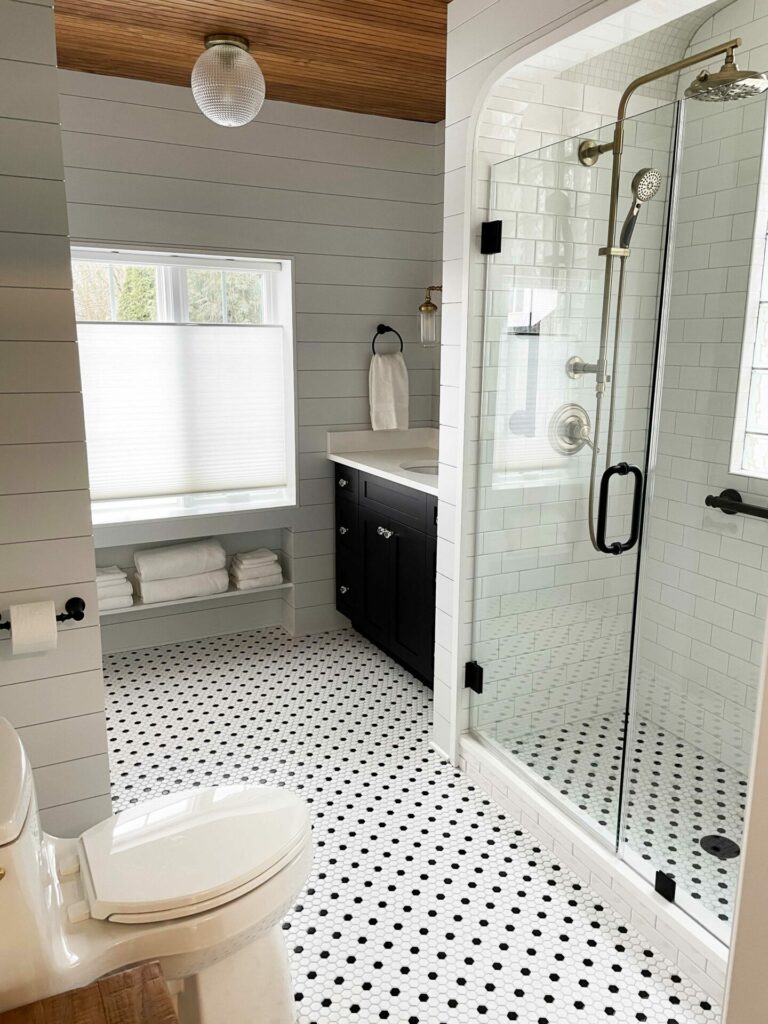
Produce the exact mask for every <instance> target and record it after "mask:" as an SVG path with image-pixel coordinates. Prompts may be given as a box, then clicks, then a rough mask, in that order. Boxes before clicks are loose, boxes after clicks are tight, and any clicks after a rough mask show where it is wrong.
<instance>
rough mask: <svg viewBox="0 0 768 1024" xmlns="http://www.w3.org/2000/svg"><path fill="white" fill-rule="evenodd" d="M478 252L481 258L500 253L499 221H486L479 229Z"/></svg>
mask: <svg viewBox="0 0 768 1024" xmlns="http://www.w3.org/2000/svg"><path fill="white" fill-rule="evenodd" d="M480 252H481V253H482V254H483V256H493V255H494V254H495V253H497V252H501V221H500V220H486V221H483V225H482V227H481V228H480Z"/></svg>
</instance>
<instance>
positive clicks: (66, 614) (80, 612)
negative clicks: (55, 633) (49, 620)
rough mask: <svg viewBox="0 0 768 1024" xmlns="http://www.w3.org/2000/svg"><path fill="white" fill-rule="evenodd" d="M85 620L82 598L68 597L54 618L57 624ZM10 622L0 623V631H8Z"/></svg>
mask: <svg viewBox="0 0 768 1024" xmlns="http://www.w3.org/2000/svg"><path fill="white" fill-rule="evenodd" d="M84 618H85V601H84V600H83V599H82V597H70V598H69V599H68V600H67V603H66V604H65V605H64V611H63V612H59V614H58V615H57V616H56V621H57V622H69V620H70V619H73V620H74V621H75V622H82V621H83V619H84ZM10 628H11V624H10V622H0V629H8V630H10Z"/></svg>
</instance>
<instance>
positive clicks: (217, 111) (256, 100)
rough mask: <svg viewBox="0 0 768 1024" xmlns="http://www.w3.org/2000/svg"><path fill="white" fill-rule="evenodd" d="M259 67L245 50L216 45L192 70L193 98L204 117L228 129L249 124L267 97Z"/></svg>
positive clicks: (227, 44) (206, 51)
mask: <svg viewBox="0 0 768 1024" xmlns="http://www.w3.org/2000/svg"><path fill="white" fill-rule="evenodd" d="M266 91H267V89H266V85H265V83H264V75H263V74H262V73H261V68H260V67H259V65H258V64H257V63H256V61H255V60H254V59H253V57H252V56H251V55H250V53H248V52H247V51H246V50H242V49H241V48H240V47H239V46H235V45H234V44H233V43H216V44H214V45H213V46H211V47H209V49H207V50H205V51H204V52H203V53H201V54H200V56H199V57H198V58H197V60H196V61H195V66H194V67H193V68H192V95H193V96H194V98H195V103H197V105H198V107H200V109H201V110H202V112H203V113H204V114H205V116H206V117H207V118H210V120H211V121H215V122H216V124H221V125H224V126H225V127H227V128H239V127H240V126H241V125H244V124H248V122H249V121H252V120H253V119H254V117H256V115H257V114H258V112H259V111H260V110H261V107H262V104H263V103H264V96H265V95H266Z"/></svg>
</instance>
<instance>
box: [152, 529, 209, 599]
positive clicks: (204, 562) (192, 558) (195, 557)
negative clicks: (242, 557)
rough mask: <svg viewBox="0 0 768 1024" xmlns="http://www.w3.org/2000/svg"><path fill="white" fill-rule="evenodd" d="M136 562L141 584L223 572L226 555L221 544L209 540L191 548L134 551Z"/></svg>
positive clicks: (197, 543)
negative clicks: (217, 570)
mask: <svg viewBox="0 0 768 1024" xmlns="http://www.w3.org/2000/svg"><path fill="white" fill-rule="evenodd" d="M133 561H134V564H135V565H136V570H137V572H138V574H139V576H140V577H141V579H142V580H170V579H177V578H180V577H184V576H199V575H201V574H202V573H207V572H214V571H215V570H216V569H223V568H224V566H225V565H226V564H227V555H226V552H225V551H224V548H223V547H222V546H221V544H219V542H218V541H217V540H215V539H214V538H213V537H210V538H208V540H196V541H194V542H193V543H191V544H174V545H173V546H172V547H167V548H150V549H148V550H145V551H134V553H133ZM163 600H165V599H163Z"/></svg>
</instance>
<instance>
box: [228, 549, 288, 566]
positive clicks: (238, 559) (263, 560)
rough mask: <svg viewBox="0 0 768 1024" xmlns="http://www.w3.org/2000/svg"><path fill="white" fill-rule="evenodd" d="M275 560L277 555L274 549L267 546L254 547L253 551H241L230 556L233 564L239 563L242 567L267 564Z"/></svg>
mask: <svg viewBox="0 0 768 1024" xmlns="http://www.w3.org/2000/svg"><path fill="white" fill-rule="evenodd" d="M276 561H277V555H276V554H275V552H274V551H270V550H269V548H256V550H255V551H241V552H240V553H239V554H237V555H234V556H233V558H232V564H233V565H241V566H243V567H245V566H250V565H268V564H269V563H270V562H276Z"/></svg>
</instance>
